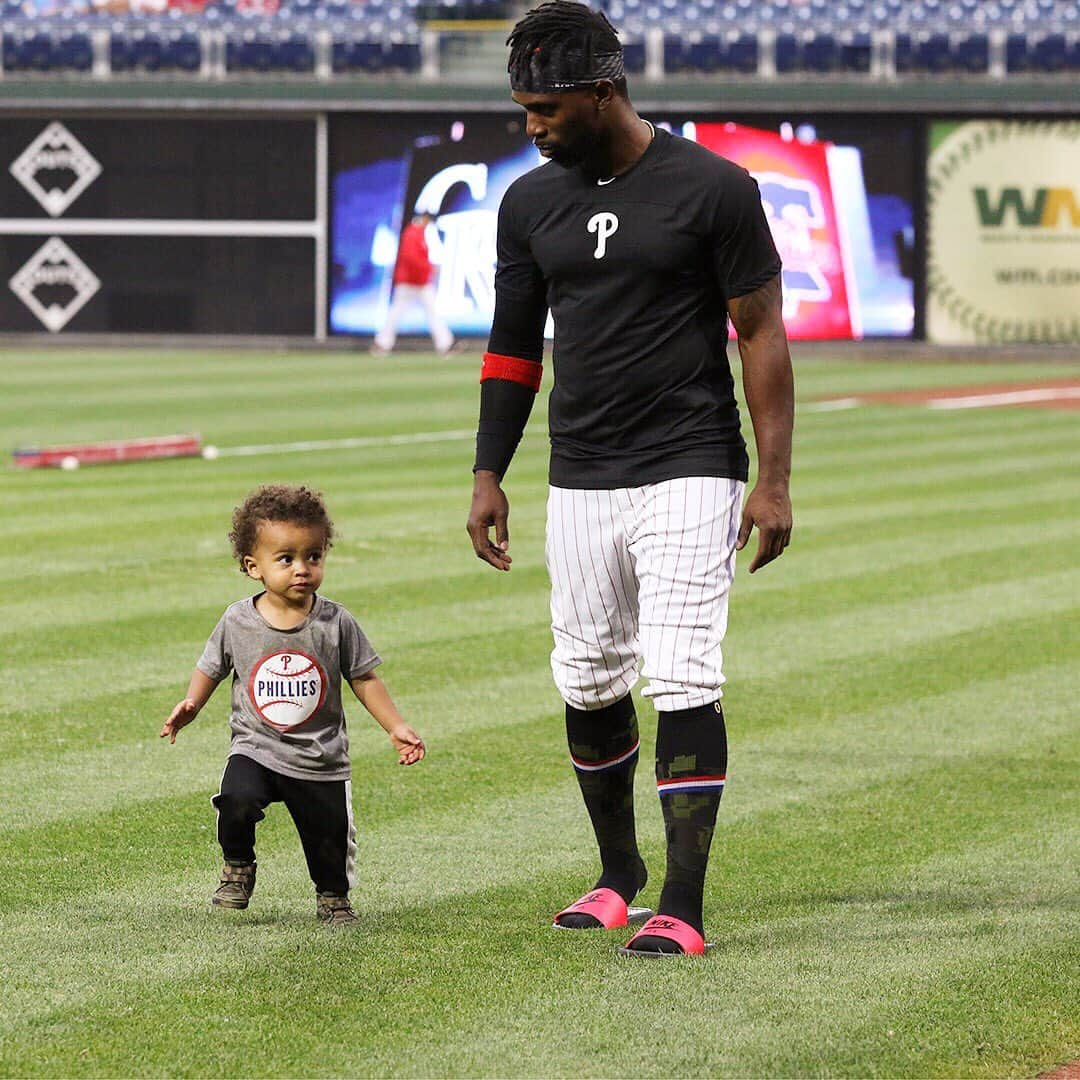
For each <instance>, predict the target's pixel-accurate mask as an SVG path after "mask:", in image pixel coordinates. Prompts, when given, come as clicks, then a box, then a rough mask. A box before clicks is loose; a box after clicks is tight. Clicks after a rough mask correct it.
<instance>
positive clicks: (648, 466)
mask: <svg viewBox="0 0 1080 1080" xmlns="http://www.w3.org/2000/svg"><path fill="white" fill-rule="evenodd" d="M509 45H510V48H511V51H510V61H509V72H510V83H511V89H512V92H513V99H514V101H515V102H516V103H517V104H518V105H520V106H521V107H522V108H523V109H524V110H525V115H526V130H527V133H528V135H529V137H530V138H531V139H532V140H533V142H534V143H535V145H536V147H537V148H538V149H539V151H540V153H541V155H543V156H544V157H545V158H547V159H549V161H548V163H546V164H543V165H542V166H541V167H539V168H537V169H534V170H533V171H532V172H530V173H528V174H526V175H525V176H523V177H521V178H520V179H519V180H517V181H516V182H515V183H514V184H512V185H511V187H510V188H509V190H508V191H507V193H506V196H505V197H504V199H503V202H502V206H501V208H500V211H499V225H498V268H497V273H496V279H495V292H496V299H495V317H494V323H493V326H492V330H491V337H490V340H489V343H488V351H487V353H486V354H485V356H484V362H483V370H482V374H481V382H482V388H481V403H480V424H479V432H478V435H477V454H476V464H475V468H474V488H473V499H472V508H471V511H470V515H469V524H468V529H469V533H470V536H471V538H472V542H473V546H474V548H475V551H476V554H477V555H478V556H479V557H480V558H481V559H483V560H485V561H486V562H488V563H489V564H490V565H491V566H493V567H495V568H496V569H499V570H509V569H510V562H511V560H510V554H509V551H508V545H509V534H508V530H507V518H508V513H509V505H508V502H507V497H506V495H505V493H504V492H503V489H502V486H501V481H502V478H503V476H504V474H505V472H506V469H507V467H508V465H509V464H510V460H511V458H512V456H513V454H514V451H515V449H516V447H517V445H518V442H519V440H520V438H521V435H522V431H523V430H524V427H525V423H526V421H527V419H528V416H529V412H530V410H531V408H532V403H533V399H534V397H535V395H536V392H537V390H538V389H539V387H540V383H541V371H542V368H541V361H542V353H543V331H544V322H545V317H546V313H547V310H548V307H549V306H550V308H551V311H552V314H553V316H554V323H555V345H554V357H553V362H554V374H555V383H554V388H553V389H552V392H551V398H550V402H549V424H550V434H551V464H550V476H549V479H550V493H549V500H548V523H547V563H548V570H549V573H550V575H551V586H552V589H551V613H552V630H553V635H554V639H555V648H554V651H553V652H552V655H551V666H552V671H553V673H554V676H555V682H556V684H557V686H558V689H559V691H560V693H561V694H562V697H563V699H564V700H565V703H566V731H567V739H568V742H569V747H570V756H571V759H572V761H573V765H574V768H575V771H576V773H577V778H578V782H579V784H580V787H581V793H582V795H583V797H584V801H585V805H586V808H587V810H588V813H589V816H590V818H591V821H592V825H593V830H594V832H595V835H596V840H597V843H598V845H599V848H600V860H601V873H600V876H599V879H598V880H597V881H596V883H595V885H594V886H593V888H592V889H591V890H590V891H589V892H588V893H586V894H585V895H584V896H583V897H581V898H580V899H579V900H578V901H577V902H576V903H574V904H571V905H570V906H569V907H568V908H566V909H565V910H564V911H562V912H560V913H559V914H558V915H557V916H556V917H555V925H556V926H559V927H564V928H569V929H586V928H596V927H601V926H603V927H615V926H623V925H626V924H627V922H628V921H629V922H633V921H635V920H636V919H645V918H647V916H648V915H649V914H650V913H649V912H648V911H647V909H631V908H630V907H629V905H630V904H631V902H632V901H633V900H634V898H635V897H636V896H637V895H638V893H639V892H640V891H641V889H642V888H643V887H644V886H645V883H646V877H647V874H646V868H645V865H644V863H643V861H642V859H641V856H640V854H639V852H638V845H637V841H636V836H635V827H634V810H633V782H634V769H635V765H636V764H637V757H638V724H637V718H636V716H635V710H634V704H633V701H632V698H631V696H630V692H631V689H632V688H633V686H634V684H635V683H636V682H637V679H638V665H639V662H641V661H642V660H644V668H643V674H644V675H645V677H646V679H647V680H648V687H647V688H646V690H645V691H644V692H645V695H646V696H648V697H651V698H652V700H653V704H654V705H655V707H656V710H657V712H658V728H657V740H656V778H657V787H658V790H659V795H660V803H661V808H662V811H663V816H664V823H665V828H666V834H667V870H666V874H665V877H664V883H663V888H662V890H661V892H660V897H659V902H658V904H657V908H656V915H655V916H653V917H652V918H648V921H646V922H645V924H644V926H642V927H641V929H640V930H639V931H638V933H637V934H635V935H634V937H633V938H632V939H631V940H630V941H629V942H628V943H627V945H626V947H625V948H624V949H623V950H621V951H622V952H623V953H625V954H627V955H632V956H645V957H656V956H670V955H673V954H675V955H677V954H680V953H685V954H698V953H701V952H703V951H704V949H705V941H704V928H703V922H702V906H703V889H704V881H705V870H706V865H707V862H708V855H709V847H710V844H711V840H712V833H713V827H714V823H715V819H716V813H717V809H718V806H719V802H720V795H721V792H722V791H723V786H724V780H725V774H726V771H727V739H726V733H725V726H724V715H723V712H722V709H721V705H720V697H721V689H720V688H721V684H722V683H723V681H724V680H723V675H722V674H721V649H720V643H721V640H722V639H723V637H724V632H725V629H726V625H727V611H728V593H729V590H730V587H731V582H732V579H733V577H734V573H735V552H736V550H737V549H741V548H742V547H744V546H745V545H746V543H747V542H748V540H749V538H750V535H751V531H752V529H753V528H754V527H755V526H756V527H757V529H758V547H757V552H756V554H755V556H754V558H753V561H752V562H751V565H750V572H751V573H753V572H754V571H756V570H757V569H759V568H760V567H762V566H764V565H765V564H767V563H768V562H770V561H771V560H773V559H775V558H776V557H777V556H778V555H780V554H781V552H782V551H783V550H784V548H785V547H786V546H787V544H788V539H789V536H790V533H791V503H790V499H789V494H788V478H789V473H790V463H791V432H792V417H793V398H794V391H793V380H792V371H791V361H790V357H789V355H788V345H787V336H786V334H785V331H784V325H783V322H782V321H781V295H780V277H779V274H780V260H779V258H778V256H777V254H776V249H775V247H774V246H773V242H772V238H771V236H770V234H769V229H768V226H767V224H766V220H765V215H764V213H763V211H762V207H761V202H760V198H759V194H758V189H757V185H756V184H755V182H754V180H753V179H752V178H751V177H750V175H749V174H748V173H747V172H746V171H745V170H744V169H742V168H739V167H738V166H736V165H734V164H732V163H731V162H729V161H726V160H724V159H723V158H720V157H717V156H716V155H714V154H712V153H711V152H710V151H708V150H706V149H704V148H703V147H700V146H698V145H696V144H695V143H692V142H688V141H686V140H684V139H681V138H678V137H676V136H674V135H671V134H669V133H668V132H666V131H663V130H659V129H655V128H654V127H653V125H652V124H650V123H649V122H648V121H646V120H644V119H642V118H641V117H640V116H638V115H637V113H636V112H635V110H634V107H633V105H632V104H631V103H630V99H629V98H628V96H627V90H626V80H625V77H624V73H623V57H622V50H621V48H620V45H619V41H618V37H617V35H616V32H615V31H614V29H613V28H612V27H611V25H610V23H609V22H608V21H607V19H606V18H605V17H604V16H603V15H602V14H601V13H599V12H594V11H592V10H591V9H589V8H588V7H586V6H584V5H582V4H577V3H570V2H567V0H552V2H550V3H545V4H542V5H541V6H540V7H538V8H535V9H534V10H532V11H530V12H528V14H526V16H525V17H524V18H523V19H522V20H521V21H520V22H519V23H518V24H517V25H516V26H515V28H514V30H513V33H512V34H511V36H510V39H509ZM729 315H730V317H731V320H732V322H733V323H734V324H735V328H736V330H737V331H738V335H739V353H740V356H741V359H742V368H743V383H744V387H745V393H746V400H747V404H748V405H749V408H750V415H751V418H752V420H753V424H754V434H755V438H756V442H757V450H758V470H757V480H756V483H755V485H754V488H753V490H752V491H751V492H750V495H749V497H748V498H747V499H746V503H745V506H743V505H742V501H743V488H744V483H745V481H746V480H747V473H748V461H747V454H746V448H745V445H744V442H743V439H742V436H741V434H740V424H739V412H738V407H737V405H736V401H735V394H734V388H733V382H732V376H731V371H730V369H729V366H728V361H727V357H726V348H725V347H726V344H727V337H728V334H727V322H728V316H729ZM740 507H742V509H741V513H740ZM491 528H494V530H495V538H494V541H493V540H492V539H491V535H490V529H491Z"/></svg>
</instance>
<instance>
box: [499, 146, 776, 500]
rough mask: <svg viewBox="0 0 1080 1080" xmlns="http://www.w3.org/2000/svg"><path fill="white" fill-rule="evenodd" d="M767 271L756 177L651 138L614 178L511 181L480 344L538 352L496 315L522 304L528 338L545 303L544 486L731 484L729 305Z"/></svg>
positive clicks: (570, 172)
mask: <svg viewBox="0 0 1080 1080" xmlns="http://www.w3.org/2000/svg"><path fill="white" fill-rule="evenodd" d="M779 271H780V258H779V256H778V255H777V253H776V248H775V246H774V245H773V241H772V236H771V234H770V232H769V227H768V224H767V222H766V220H765V214H764V211H763V210H762V208H761V197H760V195H759V194H758V187H757V184H756V182H755V181H754V179H753V178H752V177H751V176H750V175H749V173H747V172H746V170H745V169H742V168H740V167H739V166H738V165H735V164H733V163H732V162H730V161H727V160H725V159H724V158H721V157H718V156H717V155H716V154H714V153H712V152H711V151H710V150H707V149H705V148H704V147H702V146H699V145H698V144H697V143H693V142H690V141H688V140H686V139H682V138H679V137H678V136H675V135H670V134H668V133H667V132H666V131H663V130H662V129H661V130H657V132H656V135H655V137H654V138H653V140H652V142H651V143H650V144H649V147H648V149H647V150H646V151H645V153H644V154H643V155H642V157H640V158H639V159H638V161H637V162H636V163H635V164H634V166H633V167H632V168H631V169H630V170H629V171H627V172H625V173H623V174H621V175H620V176H617V177H615V179H614V180H610V181H607V182H604V181H599V182H598V181H597V180H595V179H593V178H590V177H588V176H586V175H585V174H584V173H583V172H582V171H581V169H579V168H573V169H564V168H562V167H561V166H559V165H557V164H555V163H553V162H552V163H547V164H544V165H541V166H540V167H539V168H537V169H534V170H532V171H531V172H529V173H527V174H526V175H525V176H522V177H520V178H519V179H518V180H516V181H515V182H514V183H513V184H512V185H511V186H510V188H509V190H508V191H507V192H506V195H505V197H504V198H503V201H502V206H501V207H500V210H499V233H498V270H497V272H496V277H495V290H496V297H497V300H496V318H495V324H494V325H493V327H492V336H491V342H490V344H489V350H490V351H492V352H500V351H505V349H506V346H504V345H501V344H500V343H501V341H504V340H508V339H509V338H510V337H512V338H513V339H515V344H517V345H518V348H517V349H516V351H515V352H514V354H513V355H518V356H526V357H530V358H532V357H537V358H538V357H539V356H540V354H541V351H542V341H540V340H537V341H536V342H535V343H529V344H528V345H526V346H525V347H524V348H523V347H521V335H520V326H521V322H520V319H519V318H515V320H514V321H515V322H516V324H517V325H516V326H515V328H514V330H513V332H512V333H511V334H510V335H507V334H506V333H505V332H503V329H502V328H500V313H501V312H507V313H509V312H511V311H513V312H514V314H515V315H516V316H520V314H521V313H522V312H523V309H524V311H525V312H527V313H528V316H527V325H528V326H529V331H528V335H527V336H532V335H533V334H537V335H539V333H541V327H542V315H540V317H539V318H537V317H536V316H537V313H540V312H542V310H543V308H544V307H545V306H546V307H550V309H551V312H552V315H553V317H554V321H555V349H554V370H555V386H554V389H553V390H552V392H551V399H550V402H549V405H548V416H549V425H550V429H551V470H550V480H551V483H552V484H553V485H554V486H555V487H566V488H615V487H634V486H637V485H640V484H650V483H657V482H659V481H661V480H670V479H673V478H675V477H681V476H730V477H734V478H737V479H741V480H745V479H746V475H747V457H746V446H745V443H744V442H743V439H742V435H741V434H740V431H739V411H738V406H737V405H736V403H735V394H734V388H733V384H732V378H731V369H730V368H729V366H728V362H727V355H726V345H727V338H728V334H727V300H728V299H729V298H730V297H738V296H742V295H745V294H746V293H749V292H753V291H754V290H755V289H757V288H758V287H760V286H761V285H763V284H764V283H765V282H767V281H769V280H770V279H771V278H772V277H774V276H775V275H776V274H777V273H779ZM508 321H509V320H508ZM506 329H509V328H508V327H507V328H506Z"/></svg>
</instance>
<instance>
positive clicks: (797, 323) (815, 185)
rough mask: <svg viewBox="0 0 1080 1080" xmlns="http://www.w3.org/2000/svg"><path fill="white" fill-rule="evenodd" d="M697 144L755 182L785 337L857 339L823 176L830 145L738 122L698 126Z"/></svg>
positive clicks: (838, 225) (836, 220) (838, 230)
mask: <svg viewBox="0 0 1080 1080" xmlns="http://www.w3.org/2000/svg"><path fill="white" fill-rule="evenodd" d="M697 141H698V142H699V143H701V144H702V145H703V146H707V147H708V148H709V149H710V150H712V151H713V152H714V153H716V154H719V155H720V156H721V157H726V158H727V159H728V160H729V161H734V162H735V163H736V164H738V165H741V166H742V167H743V168H744V169H746V170H747V171H748V172H749V173H750V174H751V175H752V176H753V177H754V178H755V179H756V180H757V182H758V187H759V188H760V189H761V202H762V205H763V206H764V207H765V216H766V217H767V218H768V221H769V228H770V229H771V230H772V234H773V240H774V241H775V243H776V247H777V250H778V251H779V252H780V258H781V259H782V260H783V263H784V269H783V272H782V280H783V286H784V323H785V325H786V326H787V331H788V336H789V337H791V338H804V339H805V338H852V337H859V336H861V335H860V333H859V332H858V331H857V326H856V324H855V321H854V320H853V318H852V311H851V303H852V302H853V300H854V296H853V289H852V288H851V287H849V273H848V268H847V266H846V265H845V264H846V262H847V259H846V253H845V250H844V244H845V237H844V235H843V230H842V222H841V221H840V217H839V214H838V209H837V206H836V202H835V200H834V198H833V190H832V183H831V181H830V176H829V145H830V144H829V143H827V142H822V141H820V140H818V141H814V142H809V143H807V142H796V141H789V140H787V139H783V138H781V137H780V136H779V135H777V134H776V133H775V132H772V131H763V130H761V129H759V128H752V127H745V126H743V125H741V124H698V125H697ZM851 284H853V282H852V283H851Z"/></svg>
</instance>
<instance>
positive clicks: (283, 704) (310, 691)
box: [248, 652, 326, 731]
mask: <svg viewBox="0 0 1080 1080" xmlns="http://www.w3.org/2000/svg"><path fill="white" fill-rule="evenodd" d="M248 693H249V694H250V695H251V703H252V705H254V706H255V711H256V712H257V713H258V714H259V716H261V717H262V718H263V720H265V721H266V723H268V724H269V725H270V726H271V727H272V728H276V729H277V730H278V731H290V730H292V729H293V728H296V727H299V726H300V725H301V724H303V723H305V722H306V721H307V720H310V719H311V717H312V716H314V715H315V713H317V712H318V711H319V708H320V706H321V705H322V703H323V700H324V698H325V697H326V673H325V672H324V671H323V669H322V668H321V667H320V666H319V663H318V661H316V660H314V659H313V658H312V657H310V656H308V655H307V653H302V652H275V653H271V654H270V655H269V656H265V657H263V659H262V660H260V661H259V662H258V663H257V664H256V665H255V666H254V667H253V668H252V671H251V679H250V680H249V683H248Z"/></svg>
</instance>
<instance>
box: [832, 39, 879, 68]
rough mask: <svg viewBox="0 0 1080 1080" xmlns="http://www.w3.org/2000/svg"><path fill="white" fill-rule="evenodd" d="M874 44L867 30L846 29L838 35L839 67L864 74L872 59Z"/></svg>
mask: <svg viewBox="0 0 1080 1080" xmlns="http://www.w3.org/2000/svg"><path fill="white" fill-rule="evenodd" d="M873 55H874V44H873V40H872V39H871V37H870V32H869V31H868V30H856V31H848V32H846V33H844V34H842V35H841V37H840V67H841V68H842V69H843V70H844V71H853V72H857V73H859V74H865V73H867V72H868V71H869V70H870V64H871V61H872V60H873Z"/></svg>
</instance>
